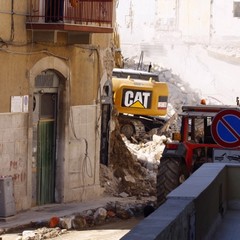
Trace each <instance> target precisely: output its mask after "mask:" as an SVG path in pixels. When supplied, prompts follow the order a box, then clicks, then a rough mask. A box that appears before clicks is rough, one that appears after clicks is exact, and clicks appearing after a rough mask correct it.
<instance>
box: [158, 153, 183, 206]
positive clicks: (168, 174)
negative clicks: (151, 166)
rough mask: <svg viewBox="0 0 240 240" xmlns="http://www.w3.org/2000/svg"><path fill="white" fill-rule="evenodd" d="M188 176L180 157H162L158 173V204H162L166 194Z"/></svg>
mask: <svg viewBox="0 0 240 240" xmlns="http://www.w3.org/2000/svg"><path fill="white" fill-rule="evenodd" d="M186 178H187V174H186V168H185V165H183V164H182V163H181V160H180V159H175V158H162V159H161V162H160V165H159V167H158V173H157V204H158V206H160V205H161V204H163V203H164V202H165V200H166V196H167V194H168V193H170V192H171V191H172V190H173V189H175V188H176V187H178V186H179V185H180V184H181V183H182V182H183V181H185V179H186Z"/></svg>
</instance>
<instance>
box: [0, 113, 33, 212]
mask: <svg viewBox="0 0 240 240" xmlns="http://www.w3.org/2000/svg"><path fill="white" fill-rule="evenodd" d="M27 123H28V114H27V113H1V114H0V162H1V164H0V176H6V175H7V176H9V175H10V176H12V178H13V188H14V198H15V202H16V209H17V210H18V211H19V210H22V209H26V208H27V203H28V201H27V195H28V190H27V186H28V181H29V177H28V176H29V174H28V172H27V169H28V161H27V158H28V128H27ZM0 204H1V203H0Z"/></svg>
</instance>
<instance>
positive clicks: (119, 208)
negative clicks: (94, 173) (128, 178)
mask: <svg viewBox="0 0 240 240" xmlns="http://www.w3.org/2000/svg"><path fill="white" fill-rule="evenodd" d="M145 206H154V199H149V198H147V199H146V198H145V199H141V200H137V199H136V198H129V199H128V201H126V202H125V201H124V200H123V201H116V202H108V203H107V205H106V206H105V207H100V208H97V209H89V210H86V211H83V212H81V213H77V214H75V215H73V216H66V217H62V218H58V217H56V216H54V217H52V218H51V219H50V220H49V221H48V222H45V223H43V222H42V223H32V224H31V226H29V228H30V227H31V228H34V229H35V230H24V231H23V232H22V234H21V236H19V237H18V238H17V240H41V239H53V238H55V237H57V236H59V235H63V234H64V235H65V234H67V233H68V230H85V229H91V228H93V227H94V226H98V225H103V224H106V223H108V222H113V221H118V220H126V219H129V218H131V217H138V216H142V215H143V211H144V208H145ZM24 229H26V226H24ZM63 238H65V237H64V236H63Z"/></svg>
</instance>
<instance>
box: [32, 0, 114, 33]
mask: <svg viewBox="0 0 240 240" xmlns="http://www.w3.org/2000/svg"><path fill="white" fill-rule="evenodd" d="M28 2H29V5H28V11H29V14H28V17H27V28H31V29H32V28H41V29H43V28H44V26H45V28H46V29H48V28H49V25H51V28H54V26H55V28H56V29H58V28H59V26H62V29H63V26H64V25H70V26H75V27H76V26H80V27H84V26H85V27H87V29H88V31H89V29H91V27H92V28H93V29H95V31H97V28H103V29H111V30H112V25H113V0H28ZM43 24H44V25H43ZM75 29H76V28H75ZM99 31H100V30H99ZM103 32H104V30H103Z"/></svg>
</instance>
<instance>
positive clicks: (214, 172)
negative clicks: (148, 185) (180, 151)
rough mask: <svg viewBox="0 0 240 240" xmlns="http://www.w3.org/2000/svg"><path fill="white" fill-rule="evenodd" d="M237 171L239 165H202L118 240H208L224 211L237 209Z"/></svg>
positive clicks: (239, 170) (238, 195)
mask: <svg viewBox="0 0 240 240" xmlns="http://www.w3.org/2000/svg"><path fill="white" fill-rule="evenodd" d="M239 172H240V165H239V164H223V163H214V164H213V163H207V164H204V165H203V166H202V167H201V168H199V169H198V170H197V171H196V172H194V173H193V174H192V175H191V176H190V177H189V178H188V179H187V180H186V181H185V182H184V183H183V184H181V185H180V186H179V187H178V188H176V189H175V190H173V191H172V192H171V193H170V194H169V195H168V196H167V201H166V202H165V203H164V204H163V205H161V206H160V207H159V208H158V209H157V210H155V212H154V213H152V214H151V215H150V216H148V217H147V218H145V219H144V220H143V221H142V222H140V223H139V224H138V225H137V226H136V227H135V228H133V229H132V230H131V231H130V232H129V233H127V234H126V235H125V236H124V237H123V238H121V239H122V240H130V239H131V240H134V239H137V240H141V239H144V240H145V239H148V240H153V239H154V240H166V239H191V240H194V239H211V237H212V236H213V234H214V232H215V230H216V227H217V226H218V225H219V224H220V222H221V220H222V218H223V216H224V214H225V213H226V211H227V209H228V208H229V207H231V208H237V209H239V207H240V201H239V200H240V190H239V189H238V187H237V182H239V179H238V178H240V174H239Z"/></svg>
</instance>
